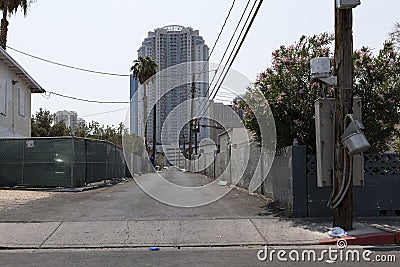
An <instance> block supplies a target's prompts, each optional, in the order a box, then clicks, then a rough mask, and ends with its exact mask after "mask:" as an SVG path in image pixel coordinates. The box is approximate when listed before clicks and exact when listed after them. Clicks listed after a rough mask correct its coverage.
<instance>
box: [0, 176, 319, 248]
mask: <svg viewBox="0 0 400 267" xmlns="http://www.w3.org/2000/svg"><path fill="white" fill-rule="evenodd" d="M163 175H164V177H165V178H166V179H167V180H169V181H171V182H173V183H176V184H179V185H183V186H190V187H196V186H205V185H206V184H208V183H209V182H211V180H210V179H208V178H206V177H204V176H202V175H198V174H191V173H184V172H180V171H178V170H174V169H172V170H170V171H168V172H166V173H163ZM156 178H157V174H146V175H143V176H141V177H140V178H138V179H140V180H141V181H143V180H144V181H146V182H147V183H148V184H150V185H151V186H154V179H156ZM226 189H227V187H225V186H219V185H217V184H213V185H211V190H214V191H218V190H226ZM157 190H158V189H157ZM206 195H207V192H205V193H204V194H200V195H198V196H197V197H200V198H201V197H204V196H206ZM180 197H181V195H179V194H177V195H174V198H180ZM184 198H185V199H184V200H185V201H187V200H188V195H186V196H184ZM269 204H270V203H269V201H268V200H267V199H265V198H262V197H260V196H255V195H250V194H248V193H247V192H245V191H243V190H239V189H233V190H232V191H230V192H229V193H228V194H227V195H225V196H224V197H222V198H220V199H219V200H218V201H215V202H213V203H210V204H208V205H204V206H200V207H196V208H181V207H174V206H169V205H167V204H164V203H161V202H159V201H157V200H154V199H153V198H151V197H150V196H148V195H146V194H145V193H144V192H143V191H142V190H141V189H140V188H139V186H138V185H137V184H136V182H135V181H133V180H130V181H128V182H125V183H121V184H118V185H115V186H110V187H105V188H101V189H96V190H91V191H86V192H79V193H72V192H69V193H68V192H65V193H58V194H54V195H52V196H50V197H48V198H45V199H39V200H36V201H32V202H30V203H26V204H24V205H21V206H18V207H17V208H15V209H10V210H7V211H4V212H1V213H0V248H4V249H67V248H72V249H74V248H76V249H78V248H94V249H96V248H140V247H151V246H162V247H209V246H212V247H221V246H222V247H226V246H249V245H250V246H252V245H262V244H266V243H269V244H280V245H282V244H290V245H293V244H315V243H317V244H318V243H319V240H320V239H322V238H324V237H325V234H324V233H323V232H324V230H322V231H321V232H318V231H315V229H308V228H307V226H306V227H305V225H296V223H295V222H293V221H291V220H285V219H284V218H282V217H280V216H277V212H276V210H274V209H273V208H270V206H271V205H269Z"/></svg>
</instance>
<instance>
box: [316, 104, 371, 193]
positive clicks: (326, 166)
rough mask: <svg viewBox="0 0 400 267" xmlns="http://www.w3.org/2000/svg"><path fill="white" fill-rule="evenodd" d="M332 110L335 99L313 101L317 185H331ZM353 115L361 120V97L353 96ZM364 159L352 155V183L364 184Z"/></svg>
mask: <svg viewBox="0 0 400 267" xmlns="http://www.w3.org/2000/svg"><path fill="white" fill-rule="evenodd" d="M334 110H335V99H334V98H327V99H318V100H317V101H315V127H316V129H315V131H316V142H317V143H316V149H317V151H316V153H317V185H318V187H324V186H332V179H333V168H334V155H333V148H334V119H335V118H334ZM353 117H354V119H357V120H359V121H361V119H362V118H361V98H359V97H354V100H353ZM363 166H364V159H363V156H362V155H354V156H353V185H357V186H362V185H364V168H363Z"/></svg>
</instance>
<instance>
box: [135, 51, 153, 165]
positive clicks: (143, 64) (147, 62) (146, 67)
mask: <svg viewBox="0 0 400 267" xmlns="http://www.w3.org/2000/svg"><path fill="white" fill-rule="evenodd" d="M157 67H158V65H157V63H156V62H155V61H154V59H152V58H150V57H139V58H138V59H137V60H135V61H133V65H132V67H131V71H132V72H133V77H135V78H137V79H138V80H139V82H140V84H142V85H143V98H142V100H143V120H144V138H145V143H146V147H147V142H146V140H147V123H146V115H147V95H146V81H147V80H148V79H149V78H150V77H151V76H153V75H154V74H156V72H157ZM156 118H157V114H156V103H155V105H154V106H153V153H152V154H153V155H152V157H153V163H155V159H156V144H157V143H156V134H157V130H156Z"/></svg>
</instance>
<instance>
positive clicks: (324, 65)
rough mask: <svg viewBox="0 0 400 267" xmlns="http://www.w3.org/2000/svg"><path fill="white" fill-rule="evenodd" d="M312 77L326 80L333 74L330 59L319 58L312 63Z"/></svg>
mask: <svg viewBox="0 0 400 267" xmlns="http://www.w3.org/2000/svg"><path fill="white" fill-rule="evenodd" d="M310 68H311V77H312V78H326V77H329V76H330V73H331V61H330V59H329V58H328V57H317V58H313V59H311V61H310Z"/></svg>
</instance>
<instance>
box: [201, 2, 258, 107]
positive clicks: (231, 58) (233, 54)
mask: <svg viewBox="0 0 400 267" xmlns="http://www.w3.org/2000/svg"><path fill="white" fill-rule="evenodd" d="M262 2H263V1H262V0H260V2H259V3H258V6H257V8H256V10H255V12H254V13H253V16H252V18H251V20H250V22H249V24H248V25H247V22H248V21H249V19H250V17H251V14H252V12H253V10H254V8H255V6H256V4H257V1H255V2H254V4H253V6H252V8H251V10H250V12H249V14H248V16H247V19H246V21H245V23H244V24H243V28H242V30H241V32H240V34H239V37H238V39H237V40H236V42H235V45H234V47H233V49H232V51H231V53H230V55H229V57H228V60H227V65H225V66H224V68H223V70H222V72H221V75H220V76H219V78H218V80H217V82H216V83H215V86H214V88H213V90H212V93H211V94H210V96H211V95H212V94H213V93H214V91H215V90H216V91H215V93H214V95H213V97H212V98H211V99H212V100H213V99H214V98H215V97H216V95H217V93H218V91H219V89H220V88H221V85H222V83H223V81H224V80H225V78H226V76H227V74H228V72H229V70H230V68H231V67H232V64H233V62H234V60H235V58H236V56H237V55H238V53H239V50H240V48H241V47H242V45H243V43H244V40H245V38H246V36H247V34H248V32H249V30H250V28H251V26H252V24H253V22H254V19H255V17H256V15H257V13H258V11H259V9H260V7H261V4H262ZM249 3H250V0H249V1H248V2H247V5H246V8H245V10H244V11H243V14H242V16H241V18H240V20H239V22H238V25H237V26H236V29H235V32H234V34H233V35H232V38H231V40H230V42H229V44H228V46H227V49H226V50H225V53H224V56H225V54H226V53H227V51H228V49H229V46H230V43H231V41H232V40H233V38H234V36H235V34H236V31H237V29H238V27H239V25H240V22H241V21H242V19H243V17H244V15H245V13H246V10H247V7H248V5H249ZM246 25H247V29H246V31H245V33H244V35H243V36H242V33H243V31H244V29H245V28H246ZM240 39H241V41H240V43H239V40H240ZM238 43H239V45H238ZM237 45H238V46H237ZM236 46H237V48H236ZM235 49H236V51H235ZM224 56H223V57H222V59H221V62H220V65H221V64H222V61H223V58H224ZM225 70H226V71H225ZM224 71H225V73H224ZM214 77H215V76H214ZM221 77H223V78H222V80H221V82H220V83H219V81H220V79H221ZM218 83H219V84H218ZM210 87H211V84H210ZM210 87H209V88H210ZM207 91H208V90H207ZM210 105H211V101H209V103H206V104H205V105H204V106H203V108H202V109H201V112H200V113H202V112H205V111H206V110H207V108H208V107H209V106H210Z"/></svg>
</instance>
